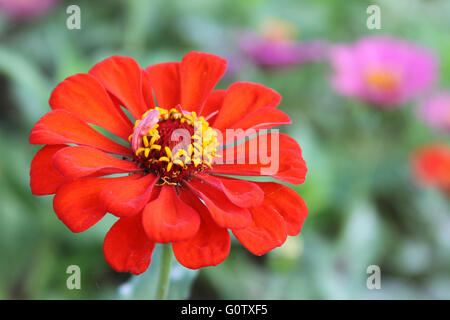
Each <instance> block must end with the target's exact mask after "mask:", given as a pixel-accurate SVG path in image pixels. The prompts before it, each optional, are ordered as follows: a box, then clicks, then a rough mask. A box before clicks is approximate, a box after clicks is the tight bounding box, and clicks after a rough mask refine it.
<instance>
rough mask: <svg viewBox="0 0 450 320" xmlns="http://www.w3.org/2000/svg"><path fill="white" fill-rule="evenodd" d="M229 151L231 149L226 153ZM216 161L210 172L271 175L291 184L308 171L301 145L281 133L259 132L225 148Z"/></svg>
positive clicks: (296, 182)
mask: <svg viewBox="0 0 450 320" xmlns="http://www.w3.org/2000/svg"><path fill="white" fill-rule="evenodd" d="M272 139H279V142H277V141H276V140H275V141H272ZM229 149H231V150H229ZM229 151H232V152H231V153H230V154H228V152H229ZM216 162H217V163H215V164H213V169H212V170H211V173H220V174H230V175H244V176H245V175H246V176H271V177H273V178H276V179H278V180H281V181H285V182H289V183H293V184H301V183H303V182H304V181H305V178H306V172H307V168H306V164H305V160H304V159H303V157H302V150H301V149H300V146H299V145H298V143H297V142H296V141H295V140H294V139H292V138H291V137H289V136H288V135H285V134H282V133H268V134H264V135H260V136H257V137H253V138H251V139H249V140H247V141H246V142H245V144H240V145H237V146H235V147H234V148H227V149H225V150H223V154H222V158H219V159H218V160H216ZM222 163H223V164H222Z"/></svg>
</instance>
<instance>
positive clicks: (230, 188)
mask: <svg viewBox="0 0 450 320" xmlns="http://www.w3.org/2000/svg"><path fill="white" fill-rule="evenodd" d="M196 177H197V178H199V179H202V180H203V181H205V182H207V183H209V184H210V185H212V186H214V187H215V188H217V189H218V190H220V191H221V192H223V193H225V195H226V196H227V197H228V199H229V200H230V201H231V202H233V203H234V204H235V205H237V206H238V207H241V208H249V207H255V206H259V205H260V204H261V203H262V201H263V199H264V192H263V191H262V190H261V188H260V187H258V186H257V185H256V184H254V183H253V182H250V181H244V180H238V179H230V178H226V177H220V176H211V175H209V174H197V175H196Z"/></svg>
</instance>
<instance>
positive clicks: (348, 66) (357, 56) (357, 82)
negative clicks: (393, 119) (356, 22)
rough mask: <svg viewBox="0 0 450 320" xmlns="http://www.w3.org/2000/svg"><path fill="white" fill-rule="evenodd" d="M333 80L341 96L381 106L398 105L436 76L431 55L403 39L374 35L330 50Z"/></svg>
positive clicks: (415, 94) (423, 88) (426, 86)
mask: <svg viewBox="0 0 450 320" xmlns="http://www.w3.org/2000/svg"><path fill="white" fill-rule="evenodd" d="M330 60H331V64H332V66H333V69H334V75H333V77H332V83H333V85H334V87H335V89H336V90H337V91H338V92H339V93H340V94H342V95H345V96H350V97H354V98H358V99H361V100H363V101H366V102H368V103H371V104H374V105H377V106H379V107H386V108H389V107H396V106H399V105H401V104H403V103H405V102H407V101H409V100H410V99H412V98H414V97H416V96H417V95H418V94H420V93H422V92H423V91H424V90H426V89H427V88H429V87H430V85H431V84H432V83H433V82H434V80H435V79H436V74H437V71H436V65H437V63H436V60H435V58H434V56H433V55H432V54H430V53H429V52H428V51H427V50H425V49H423V48H419V47H417V46H415V45H413V44H411V43H408V42H406V41H404V40H399V39H394V38H389V37H383V36H371V37H366V38H362V39H360V40H359V41H357V42H356V43H354V44H352V45H338V46H336V47H335V48H333V49H331V50H330Z"/></svg>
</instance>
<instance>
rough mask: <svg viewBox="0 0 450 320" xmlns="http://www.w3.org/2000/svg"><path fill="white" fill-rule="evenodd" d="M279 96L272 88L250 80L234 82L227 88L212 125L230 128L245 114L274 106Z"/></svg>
mask: <svg viewBox="0 0 450 320" xmlns="http://www.w3.org/2000/svg"><path fill="white" fill-rule="evenodd" d="M280 101H281V96H280V95H279V94H278V93H277V92H276V91H274V90H272V89H270V88H267V87H265V86H263V85H260V84H256V83H251V82H235V83H233V84H232V85H231V86H230V87H229V88H228V90H227V92H226V95H225V98H224V100H223V104H222V108H221V109H220V111H219V114H218V116H217V119H216V121H215V122H214V124H213V127H214V128H216V129H219V130H224V129H228V128H231V127H232V126H233V125H234V124H235V123H236V122H238V121H239V120H241V119H243V118H245V116H246V115H247V114H248V113H250V112H253V111H255V110H258V109H260V108H263V107H273V108H275V107H276V106H278V104H279V103H280Z"/></svg>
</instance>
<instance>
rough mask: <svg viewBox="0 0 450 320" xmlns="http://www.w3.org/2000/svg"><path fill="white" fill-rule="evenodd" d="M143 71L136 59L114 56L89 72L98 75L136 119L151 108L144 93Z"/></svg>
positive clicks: (107, 88)
mask: <svg viewBox="0 0 450 320" xmlns="http://www.w3.org/2000/svg"><path fill="white" fill-rule="evenodd" d="M142 72H143V70H142V69H141V68H140V67H139V65H138V63H137V62H136V60H134V59H132V58H129V57H120V56H113V57H110V58H108V59H105V60H103V61H102V62H99V63H97V64H96V65H95V66H94V67H93V68H92V69H91V70H89V73H90V74H92V75H93V76H94V77H96V78H97V79H98V80H99V81H100V82H101V83H102V85H103V86H104V87H105V88H106V90H108V91H109V92H110V93H111V94H113V95H114V96H116V97H117V98H118V99H119V100H120V101H121V102H122V105H123V106H124V107H126V108H127V109H128V110H130V112H131V114H132V115H133V117H134V118H135V119H140V118H141V115H142V114H143V113H144V112H145V111H147V110H148V109H149V107H150V108H151V106H149V107H148V106H146V105H145V101H144V98H143V94H142Z"/></svg>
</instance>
